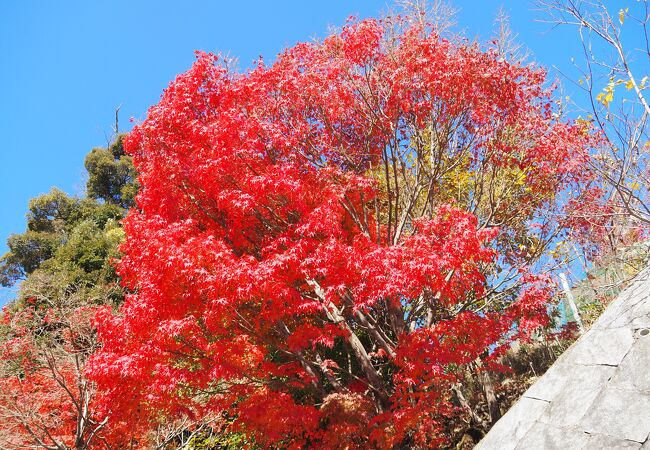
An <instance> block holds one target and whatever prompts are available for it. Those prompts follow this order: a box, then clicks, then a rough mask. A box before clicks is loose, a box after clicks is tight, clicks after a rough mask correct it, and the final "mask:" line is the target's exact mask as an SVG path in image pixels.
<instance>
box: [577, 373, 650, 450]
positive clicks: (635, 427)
mask: <svg viewBox="0 0 650 450" xmlns="http://www.w3.org/2000/svg"><path fill="white" fill-rule="evenodd" d="M580 428H581V429H583V430H585V431H587V432H589V433H602V434H606V435H608V436H612V437H616V438H619V439H626V440H630V441H636V442H644V441H645V440H646V438H647V437H648V430H650V395H648V394H643V393H640V392H636V391H632V390H624V389H616V388H614V387H610V386H607V387H605V388H604V389H603V391H602V392H601V394H600V395H599V396H598V398H597V399H596V400H595V401H594V402H593V404H592V406H591V408H589V411H588V412H587V414H586V415H585V416H584V418H583V419H582V421H581V422H580Z"/></svg>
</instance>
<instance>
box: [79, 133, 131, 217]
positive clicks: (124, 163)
mask: <svg viewBox="0 0 650 450" xmlns="http://www.w3.org/2000/svg"><path fill="white" fill-rule="evenodd" d="M85 166H86V170H87V171H88V183H87V184H86V189H87V191H88V197H90V198H93V199H98V200H103V201H105V202H107V203H112V204H115V205H119V206H122V207H124V208H128V207H130V206H133V199H134V197H135V194H136V192H137V184H136V173H135V169H134V168H133V162H132V160H131V157H130V156H128V155H126V154H125V153H124V148H123V146H122V136H119V137H118V138H117V140H116V141H115V142H114V143H113V144H111V146H110V147H109V148H99V147H98V148H94V149H92V150H91V152H90V153H89V154H88V155H87V156H86V161H85Z"/></svg>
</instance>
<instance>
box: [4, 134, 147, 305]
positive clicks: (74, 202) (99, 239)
mask: <svg viewBox="0 0 650 450" xmlns="http://www.w3.org/2000/svg"><path fill="white" fill-rule="evenodd" d="M86 167H87V168H88V173H89V179H88V197H86V198H77V197H72V196H69V195H67V194H66V193H65V192H63V191H61V190H60V189H56V188H53V189H52V190H51V191H50V192H49V193H47V194H43V195H40V196H38V197H36V198H34V199H32V200H31V201H30V202H29V210H28V213H27V230H26V231H25V232H24V233H21V234H14V235H12V236H10V237H9V239H8V241H7V244H8V247H9V252H7V253H6V254H5V255H4V256H2V258H0V284H2V285H3V286H11V285H13V284H15V283H16V282H17V281H20V280H23V281H22V283H21V288H20V292H19V299H24V298H27V297H34V296H35V293H36V294H38V295H36V297H43V298H55V297H61V296H67V295H68V294H70V292H75V293H78V294H84V295H86V296H89V297H91V298H97V299H101V302H111V303H112V302H116V301H119V300H120V298H121V297H122V291H121V289H120V288H119V285H118V280H117V275H116V273H115V270H114V269H113V265H112V260H113V259H114V258H116V257H118V256H119V253H118V246H119V243H120V242H121V241H122V239H123V237H124V234H123V232H122V228H121V226H120V223H119V221H120V220H121V219H122V218H123V217H124V215H125V213H126V210H127V209H126V208H127V207H128V206H129V205H131V204H132V203H133V197H134V195H135V191H136V184H135V181H134V179H135V170H134V168H133V165H132V164H131V158H130V157H129V156H127V155H125V153H124V149H123V148H122V140H121V138H118V139H117V140H116V141H115V142H114V143H113V144H112V145H111V146H110V147H109V148H108V149H103V148H95V149H93V150H92V151H91V152H90V153H89V154H88V156H87V157H86ZM98 301H99V300H98Z"/></svg>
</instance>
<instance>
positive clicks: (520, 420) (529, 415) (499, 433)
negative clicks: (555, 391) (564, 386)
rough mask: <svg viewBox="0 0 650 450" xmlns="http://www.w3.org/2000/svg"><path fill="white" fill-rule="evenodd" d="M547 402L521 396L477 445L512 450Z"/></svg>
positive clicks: (543, 409)
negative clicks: (493, 431) (492, 431)
mask: <svg viewBox="0 0 650 450" xmlns="http://www.w3.org/2000/svg"><path fill="white" fill-rule="evenodd" d="M548 405H549V403H548V402H545V401H543V400H537V399H533V398H528V397H522V398H521V399H519V401H518V402H517V403H515V404H514V405H513V406H512V408H510V410H509V411H508V412H507V413H506V414H504V416H503V417H502V418H501V420H499V421H498V422H497V423H495V424H494V426H493V427H492V430H495V433H491V432H490V433H489V434H488V435H487V436H486V437H485V438H484V439H483V440H482V441H481V442H480V443H479V445H478V446H477V447H475V448H477V449H479V448H483V449H491V448H494V449H497V448H498V449H500V450H514V449H515V447H516V446H517V442H518V441H519V440H520V439H521V438H522V437H523V436H524V435H525V434H526V433H527V432H528V430H529V429H530V427H531V426H532V425H533V422H534V421H535V420H536V419H537V418H538V417H540V416H541V415H542V414H543V413H544V411H545V410H546V408H547V407H548Z"/></svg>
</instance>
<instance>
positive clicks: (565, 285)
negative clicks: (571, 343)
mask: <svg viewBox="0 0 650 450" xmlns="http://www.w3.org/2000/svg"><path fill="white" fill-rule="evenodd" d="M560 281H562V288H563V289H564V295H565V297H566V301H567V302H568V303H569V306H570V307H571V312H572V313H573V318H574V319H575V321H576V323H577V324H578V330H579V331H580V334H583V333H584V332H585V329H584V327H583V326H582V320H581V319H580V314H578V307H577V306H576V302H575V301H574V300H573V294H572V293H571V289H570V288H569V282H568V281H567V279H566V275H564V272H562V273H560Z"/></svg>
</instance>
